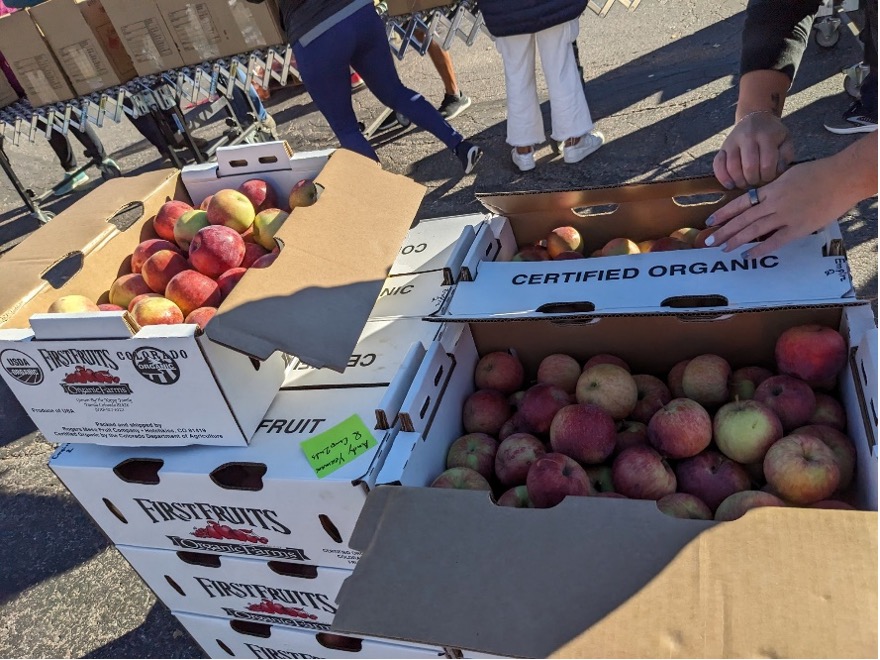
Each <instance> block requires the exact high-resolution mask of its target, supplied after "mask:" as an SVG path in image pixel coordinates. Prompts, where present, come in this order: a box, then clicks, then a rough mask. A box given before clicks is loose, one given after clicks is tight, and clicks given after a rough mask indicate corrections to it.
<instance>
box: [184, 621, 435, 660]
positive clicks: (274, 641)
mask: <svg viewBox="0 0 880 660" xmlns="http://www.w3.org/2000/svg"><path fill="white" fill-rule="evenodd" d="M172 614H174V616H175V617H177V620H178V621H180V624H181V625H182V626H183V627H184V628H186V630H187V632H188V633H189V634H190V635H192V637H193V639H194V640H195V641H196V643H197V644H198V645H199V646H201V647H202V649H204V651H205V653H206V654H207V655H208V657H210V658H349V657H352V658H445V657H446V652H445V650H444V649H441V648H436V647H435V648H428V647H424V646H403V645H401V644H389V643H387V642H383V641H379V640H375V639H371V638H351V637H342V636H340V635H335V634H333V635H331V634H329V633H326V632H319V633H311V632H307V631H304V630H297V629H295V628H286V627H283V626H270V625H267V624H264V623H255V622H252V621H229V620H226V619H220V618H217V617H206V616H198V615H194V614H187V613H183V612H172Z"/></svg>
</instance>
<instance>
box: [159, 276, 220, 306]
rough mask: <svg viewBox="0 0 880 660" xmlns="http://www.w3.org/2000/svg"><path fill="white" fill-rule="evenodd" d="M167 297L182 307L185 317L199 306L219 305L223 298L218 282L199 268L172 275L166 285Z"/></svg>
mask: <svg viewBox="0 0 880 660" xmlns="http://www.w3.org/2000/svg"><path fill="white" fill-rule="evenodd" d="M165 297H166V298H168V300H170V301H171V302H173V303H174V304H175V305H177V306H178V307H180V311H181V312H183V315H184V317H186V316H189V313H190V312H192V311H193V310H195V309H198V308H199V307H217V306H218V305H219V304H220V299H221V296H220V287H219V286H217V282H215V281H214V280H212V279H211V278H210V277H208V276H207V275H202V274H201V273H200V272H199V271H197V270H185V271H183V272H182V273H178V274H177V275H175V276H174V277H172V278H171V281H170V282H168V286H167V287H165Z"/></svg>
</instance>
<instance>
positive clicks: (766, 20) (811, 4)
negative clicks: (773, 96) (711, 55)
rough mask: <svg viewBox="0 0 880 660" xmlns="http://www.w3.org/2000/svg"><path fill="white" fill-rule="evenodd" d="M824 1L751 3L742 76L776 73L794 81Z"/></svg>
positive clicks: (764, 0)
mask: <svg viewBox="0 0 880 660" xmlns="http://www.w3.org/2000/svg"><path fill="white" fill-rule="evenodd" d="M821 4H822V2H821V0H749V3H748V7H747V8H746V19H745V25H744V26H743V33H742V52H741V55H740V73H742V74H746V73H748V72H750V71H761V70H774V71H781V72H782V73H784V74H785V75H786V76H788V79H789V82H790V81H791V80H793V79H794V76H795V73H796V72H797V69H798V67H799V66H800V63H801V58H802V57H803V54H804V50H805V49H806V47H807V41H808V38H809V36H810V30H811V28H812V25H813V19H814V17H815V15H816V12H817V11H818V9H819V6H820V5H821Z"/></svg>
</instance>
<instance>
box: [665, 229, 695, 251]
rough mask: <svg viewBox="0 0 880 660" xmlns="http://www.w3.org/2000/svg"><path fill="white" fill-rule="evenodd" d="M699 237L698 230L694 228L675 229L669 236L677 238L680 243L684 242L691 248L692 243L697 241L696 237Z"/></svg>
mask: <svg viewBox="0 0 880 660" xmlns="http://www.w3.org/2000/svg"><path fill="white" fill-rule="evenodd" d="M699 235H700V230H699V229H697V228H696V227H682V228H681V229H676V230H675V231H674V232H672V233H671V234H669V236H670V237H671V238H677V239H678V240H680V241H684V242H685V243H687V244H688V245H690V246H691V247H693V245H694V242H695V241H696V240H697V236H699Z"/></svg>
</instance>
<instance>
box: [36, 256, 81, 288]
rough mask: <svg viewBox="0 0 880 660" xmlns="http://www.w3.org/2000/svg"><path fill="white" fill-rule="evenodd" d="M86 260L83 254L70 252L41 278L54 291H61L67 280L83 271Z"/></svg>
mask: <svg viewBox="0 0 880 660" xmlns="http://www.w3.org/2000/svg"><path fill="white" fill-rule="evenodd" d="M84 260H85V257H84V256H83V253H82V252H80V251H76V252H70V253H68V254H66V255H64V256H63V257H61V258H60V259H58V261H56V262H55V263H54V264H52V265H51V266H49V268H47V269H46V270H45V271H43V274H42V275H40V277H42V278H43V279H44V280H45V281H46V282H48V283H49V285H50V286H51V287H52V288H53V289H60V288H61V287H62V286H64V283H65V282H67V280H69V279H70V278H71V277H73V276H74V275H76V274H77V273H78V272H79V271H80V270H82V267H83V261H84Z"/></svg>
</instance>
